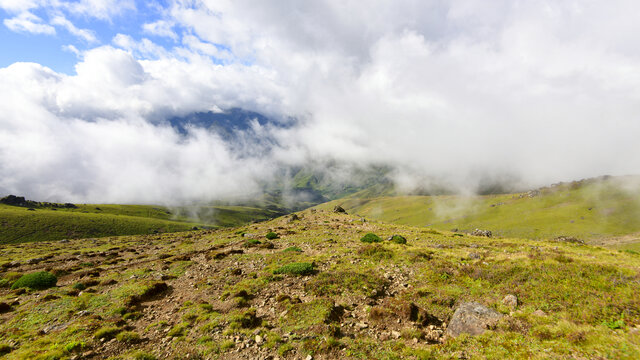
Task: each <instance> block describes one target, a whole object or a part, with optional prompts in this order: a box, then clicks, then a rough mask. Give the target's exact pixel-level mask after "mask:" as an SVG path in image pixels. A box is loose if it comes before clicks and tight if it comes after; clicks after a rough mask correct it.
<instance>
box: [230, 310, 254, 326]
mask: <svg viewBox="0 0 640 360" xmlns="http://www.w3.org/2000/svg"><path fill="white" fill-rule="evenodd" d="M258 325H260V319H259V318H258V317H257V316H256V309H254V308H251V309H248V310H246V311H244V312H242V313H239V314H236V315H233V316H232V317H231V318H230V320H229V328H230V329H251V328H254V327H256V326H258Z"/></svg>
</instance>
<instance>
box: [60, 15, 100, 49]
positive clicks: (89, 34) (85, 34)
mask: <svg viewBox="0 0 640 360" xmlns="http://www.w3.org/2000/svg"><path fill="white" fill-rule="evenodd" d="M51 25H56V26H62V27H63V28H65V29H67V31H69V32H70V33H71V34H73V35H74V36H77V37H79V38H81V39H83V40H84V41H86V42H88V43H96V42H98V39H97V38H96V36H95V34H94V33H93V31H91V30H87V29H78V28H77V27H76V26H75V25H73V23H71V21H69V20H67V19H66V18H65V17H64V16H62V15H57V16H54V17H53V19H51Z"/></svg>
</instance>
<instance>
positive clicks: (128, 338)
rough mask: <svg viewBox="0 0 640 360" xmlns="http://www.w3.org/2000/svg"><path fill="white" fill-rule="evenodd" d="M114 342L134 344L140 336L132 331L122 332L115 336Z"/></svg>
mask: <svg viewBox="0 0 640 360" xmlns="http://www.w3.org/2000/svg"><path fill="white" fill-rule="evenodd" d="M116 340H118V341H120V342H123V343H126V344H135V343H137V342H139V341H140V335H139V334H138V333H137V332H134V331H123V332H121V333H119V334H118V335H116Z"/></svg>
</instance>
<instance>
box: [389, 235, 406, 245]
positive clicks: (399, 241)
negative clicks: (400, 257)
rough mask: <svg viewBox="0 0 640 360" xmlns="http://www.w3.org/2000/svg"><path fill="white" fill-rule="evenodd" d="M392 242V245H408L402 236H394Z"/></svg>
mask: <svg viewBox="0 0 640 360" xmlns="http://www.w3.org/2000/svg"><path fill="white" fill-rule="evenodd" d="M390 240H391V242H392V243H396V244H401V245H404V244H406V243H407V239H405V237H404V236H402V235H393V236H392V237H391V239H390Z"/></svg>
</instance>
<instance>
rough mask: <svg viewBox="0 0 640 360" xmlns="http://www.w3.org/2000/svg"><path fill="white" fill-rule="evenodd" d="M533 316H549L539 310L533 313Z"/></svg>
mask: <svg viewBox="0 0 640 360" xmlns="http://www.w3.org/2000/svg"><path fill="white" fill-rule="evenodd" d="M533 315H535V316H547V313H545V312H544V311H542V310H540V309H538V310H536V311H534V312H533Z"/></svg>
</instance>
